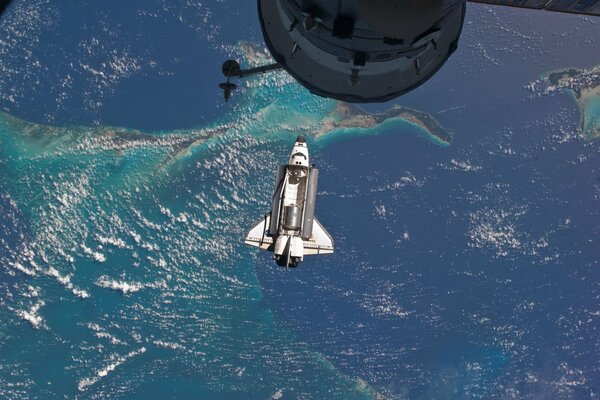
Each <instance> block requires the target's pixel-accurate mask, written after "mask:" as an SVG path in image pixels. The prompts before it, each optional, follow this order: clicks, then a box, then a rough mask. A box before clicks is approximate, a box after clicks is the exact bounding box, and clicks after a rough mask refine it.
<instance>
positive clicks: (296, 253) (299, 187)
mask: <svg viewBox="0 0 600 400" xmlns="http://www.w3.org/2000/svg"><path fill="white" fill-rule="evenodd" d="M318 178H319V170H318V169H317V168H315V166H314V165H310V164H309V159H308V146H307V144H306V140H305V139H304V137H303V136H299V137H298V138H297V139H296V143H294V147H293V148H292V153H291V155H290V158H289V161H288V164H287V165H279V166H278V167H277V177H276V179H275V192H274V193H273V203H272V207H271V212H270V213H269V214H266V215H265V216H264V218H262V219H261V220H260V221H258V222H257V223H256V224H255V225H254V226H253V227H252V229H250V232H248V234H247V235H246V239H245V242H246V244H249V245H251V246H255V247H258V248H260V249H263V250H268V251H271V252H273V254H274V258H275V261H276V262H277V264H278V265H281V266H285V267H288V266H291V267H296V266H298V264H299V263H300V262H301V261H303V260H304V256H305V255H313V254H331V253H333V239H332V238H331V236H330V235H329V233H327V231H326V230H325V228H323V226H322V225H321V223H320V222H319V221H318V220H317V219H316V218H315V202H316V197H317V183H318Z"/></svg>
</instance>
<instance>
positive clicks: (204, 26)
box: [0, 1, 600, 399]
mask: <svg viewBox="0 0 600 400" xmlns="http://www.w3.org/2000/svg"><path fill="white" fill-rule="evenodd" d="M20 4H21V5H22V6H23V7H28V8H27V9H28V10H29V11H30V13H29V14H28V19H26V20H25V19H19V18H18V17H16V16H13V19H12V20H11V19H9V20H8V21H6V22H4V23H3V24H5V25H4V29H10V27H13V26H16V27H18V28H19V29H21V30H23V32H25V33H26V34H25V35H23V36H22V37H20V38H19V37H16V38H15V37H13V38H12V39H8V40H7V41H5V42H3V44H2V46H4V49H8V50H11V49H12V51H9V52H8V53H7V54H9V56H5V58H3V59H2V62H3V68H2V71H3V72H2V74H1V76H0V77H1V78H2V82H3V86H4V87H6V88H8V90H7V91H5V93H7V92H8V93H12V94H13V97H12V98H11V97H7V96H6V95H5V96H4V97H3V100H2V104H3V106H4V107H5V109H7V110H8V111H10V113H11V114H15V115H17V116H21V117H25V118H26V119H27V120H32V121H36V122H47V123H52V124H55V125H59V126H64V125H71V124H82V125H86V126H90V125H98V124H100V125H117V126H126V127H129V128H146V129H149V130H152V131H161V132H157V133H155V134H152V135H148V136H143V137H141V138H140V137H138V136H135V133H131V132H129V131H127V130H125V131H127V132H129V133H130V137H129V139H124V140H115V139H114V137H113V136H111V130H112V129H111V128H103V127H100V128H82V127H70V128H65V127H63V128H52V127H39V126H31V125H26V124H24V123H22V122H19V121H14V120H13V119H12V118H10V117H8V116H3V117H2V122H1V126H0V156H1V158H0V209H1V210H3V211H5V210H8V212H6V211H5V212H4V213H3V214H2V215H3V218H2V220H1V224H0V227H1V228H2V230H1V231H0V232H1V236H0V239H1V242H0V245H1V246H0V265H1V266H2V269H1V272H0V284H1V285H2V286H0V287H1V288H2V290H1V291H0V293H2V299H1V300H0V321H2V324H1V326H2V328H0V350H1V351H0V371H1V372H0V397H3V396H4V397H10V398H31V397H34V398H53V397H69V398H71V397H81V398H119V397H128V398H129V397H133V398H165V397H167V398H279V397H281V398H284V399H285V398H340V399H346V398H372V397H374V396H375V392H376V391H377V392H379V393H382V394H384V395H386V396H388V397H390V398H410V399H413V398H422V399H432V398H440V399H448V398H456V399H462V398H562V399H579V398H595V397H594V396H597V394H596V391H597V390H596V388H597V387H598V386H599V385H600V382H599V381H598V376H599V375H598V373H597V369H598V366H597V359H598V357H599V356H600V341H599V340H598V337H597V331H598V329H599V328H600V326H599V324H600V322H599V321H600V319H599V318H600V309H599V308H598V301H597V300H598V295H599V293H598V291H599V287H598V284H597V282H598V278H599V276H598V259H600V257H599V256H600V252H599V250H598V249H599V248H600V247H599V246H598V240H599V235H600V216H599V211H598V210H599V207H598V201H599V198H600V181H599V177H600V159H599V156H600V155H599V151H600V150H599V148H598V143H597V142H588V141H586V140H584V139H583V138H582V137H581V135H579V134H578V133H577V129H578V125H579V110H578V109H577V106H576V104H575V103H574V102H573V100H572V99H571V97H570V96H569V95H568V94H561V93H557V94H553V95H547V96H541V97H540V96H538V95H536V94H532V93H531V92H529V91H526V90H524V86H525V85H526V84H528V83H530V82H531V81H533V80H536V79H538V77H539V76H541V75H542V74H543V73H544V72H546V71H548V70H552V69H557V68H561V67H565V66H578V67H586V66H592V65H594V64H597V63H598V62H599V61H600V60H598V59H597V54H598V53H597V51H594V50H597V46H598V44H597V42H596V40H595V37H598V33H599V32H598V30H599V25H598V22H596V21H595V20H592V19H586V18H583V19H581V18H579V19H578V18H576V17H573V16H559V15H546V14H543V13H542V14H535V13H528V12H524V13H519V12H517V11H489V10H490V9H488V8H482V7H476V6H474V7H470V11H471V14H470V16H469V20H468V21H467V25H466V27H465V36H464V37H463V40H462V42H461V46H460V50H459V52H458V53H457V54H456V55H455V56H454V57H453V58H452V59H451V61H450V62H449V64H448V65H447V66H446V67H445V68H444V69H443V70H442V71H441V73H440V74H439V75H437V76H436V77H434V78H433V79H432V80H431V82H429V83H428V84H427V85H425V86H423V87H422V88H421V89H419V90H418V91H415V92H413V93H411V94H409V95H408V96H405V97H402V98H401V99H398V100H397V101H396V103H398V104H403V105H407V106H411V107H414V108H418V109H421V110H424V111H427V112H430V113H431V114H432V115H433V116H434V117H436V118H437V119H438V120H439V121H440V122H441V123H442V124H443V125H444V126H445V127H446V128H448V129H450V130H452V131H453V132H454V134H453V138H454V140H453V143H452V144H451V145H450V146H440V145H439V144H437V143H436V141H435V140H432V139H431V138H430V137H428V136H427V134H426V133H425V132H423V131H420V130H419V129H418V128H416V127H414V126H412V125H410V124H408V123H405V122H402V121H393V122H391V123H386V124H384V126H383V127H379V128H378V129H372V130H367V131H364V130H351V129H348V130H345V131H340V132H334V133H331V134H329V135H327V136H325V137H323V138H320V139H314V138H310V137H309V146H310V148H311V156H312V158H313V162H315V163H317V165H318V166H319V167H320V169H321V173H320V175H321V176H320V191H319V198H318V206H317V216H318V217H319V219H320V221H321V222H322V223H323V225H324V226H325V227H326V228H327V229H328V231H329V232H330V233H331V234H332V235H333V236H334V239H335V241H336V253H335V254H334V255H333V256H329V257H323V258H319V257H315V258H308V259H307V260H306V262H305V263H304V264H302V265H301V266H300V267H299V268H297V269H295V270H291V271H285V270H283V269H279V268H276V267H275V266H274V265H273V263H272V261H271V259H270V257H269V255H268V254H258V253H256V252H255V251H254V250H253V249H250V248H246V247H244V246H243V244H242V242H241V240H242V238H243V235H244V233H245V231H246V230H247V228H248V227H249V226H251V224H252V223H253V222H254V221H255V220H256V219H258V218H259V217H260V216H261V215H263V213H264V211H265V210H266V209H267V207H268V199H269V197H270V191H271V190H272V187H271V186H272V181H273V175H274V170H275V165H276V164H277V163H278V162H282V161H284V160H285V159H286V157H287V152H288V151H289V147H290V145H291V143H292V142H293V140H294V138H295V137H296V135H297V134H298V133H303V134H306V135H309V136H310V134H311V133H312V132H314V131H315V130H316V129H317V128H318V124H319V121H320V120H321V118H322V116H323V115H325V114H326V113H327V111H328V110H330V109H331V108H332V107H333V103H332V102H329V101H325V100H322V99H318V98H315V97H313V96H311V95H309V94H308V93H306V92H305V91H304V90H303V89H301V88H300V87H298V86H297V85H294V84H284V85H282V86H281V87H280V88H277V87H269V85H266V86H265V87H263V88H259V89H247V90H244V91H241V92H240V94H238V96H237V97H236V98H235V99H234V101H233V104H232V105H228V106H222V104H221V103H220V94H219V93H218V91H217V90H216V83H217V82H218V81H219V79H220V77H219V76H218V75H219V73H218V67H219V66H220V62H221V60H222V58H223V57H225V56H226V55H227V54H229V53H235V52H236V50H235V49H234V48H232V47H229V46H231V45H233V44H235V43H236V42H237V41H238V40H251V41H257V40H260V39H259V36H257V35H258V25H257V24H256V23H255V20H254V18H255V15H254V4H248V5H245V6H243V7H247V9H246V8H244V9H239V7H240V5H238V4H235V3H232V2H216V3H214V4H209V3H207V4H206V5H202V4H201V5H199V6H198V5H195V4H191V3H190V4H185V3H181V4H179V3H172V2H168V3H167V2H159V1H156V2H151V3H146V2H143V3H142V2H131V3H127V4H123V3H118V4H117V3H115V4H112V5H110V7H108V6H106V5H105V4H104V3H103V4H94V3H82V4H81V5H70V4H66V3H65V4H62V3H61V4H59V5H53V6H50V7H49V9H50V11H51V12H46V13H41V14H40V13H39V11H40V10H44V9H45V7H46V5H45V4H43V3H41V2H40V3H38V2H30V3H28V4H25V3H24V2H23V3H20ZM148 4H149V5H148ZM146 7H147V8H146ZM46 8H47V7H46ZM82 8H86V10H88V11H90V14H89V15H90V17H89V18H88V19H86V20H84V21H78V22H74V20H73V19H74V18H75V17H77V16H79V15H80V14H81V10H82ZM207 10H208V11H209V13H206V11H207ZM92 11H93V12H92ZM92 16H94V17H92ZM40 21H41V22H42V23H41V24H37V25H36V23H38V22H40ZM178 21H179V22H178ZM59 26H60V27H61V28H60V29H59V28H58V27H59ZM103 27H104V30H103ZM233 27H234V28H233ZM65 32H70V33H71V34H69V35H66V34H65ZM211 33H216V36H214V37H211V35H207V34H211ZM36 38H37V39H39V41H36V40H35V39H36ZM32 39H33V40H32ZM49 43H56V45H49ZM575 45H577V46H575ZM17 48H22V49H24V51H25V52H27V51H31V54H32V55H31V57H33V59H32V60H29V61H28V62H25V61H24V59H23V55H22V54H23V53H19V52H17V51H15V50H14V49H17ZM114 57H116V60H118V61H119V62H117V64H110V62H111V61H113V62H114V61H115V58H114ZM36 61H38V62H39V67H38V66H36V65H38V64H36ZM71 62H73V64H74V66H71V65H70V64H71ZM103 63H106V64H105V65H103ZM122 63H125V65H128V67H127V68H125V69H119V68H116V67H114V65H123V64H122ZM154 63H156V64H154ZM83 65H85V66H86V67H83ZM136 65H139V66H141V68H140V69H138V67H136ZM210 66H212V67H210ZM7 67H13V68H8V69H7ZM90 68H92V69H93V70H94V71H100V72H101V74H100V75H98V74H94V73H90ZM196 71H199V72H201V73H196ZM102 73H104V74H105V75H102ZM111 74H112V75H111ZM67 76H70V77H71V78H68V79H67V86H66V88H65V86H63V85H62V84H61V83H60V82H62V81H63V80H64V79H66V77H67ZM98 76H99V77H98ZM107 76H108V78H106V77H107ZM69 79H72V81H69ZM283 79H285V78H284V77H283V76H281V75H275V76H273V77H270V78H267V80H266V81H265V83H269V84H270V85H273V84H274V83H276V82H277V81H280V80H283ZM69 82H71V83H69ZM61 99H63V100H61ZM388 106H390V105H389V104H386V105H377V106H369V107H366V108H367V109H369V110H380V109H384V108H387V107H388ZM225 125H227V126H229V127H230V128H229V129H227V130H226V131H225V133H222V134H220V135H219V136H218V137H216V138H214V139H212V140H209V141H207V142H202V143H200V142H198V143H195V144H191V145H190V144H189V142H187V140H188V139H189V137H192V136H194V135H197V134H198V132H203V130H204V129H205V127H206V126H209V127H214V126H217V127H219V126H225ZM190 127H196V128H195V129H187V128H190ZM178 128H186V129H184V130H180V131H171V130H172V129H178ZM32 132H37V133H38V135H32V134H31V133H32ZM157 137H159V138H160V139H161V141H160V142H156V141H154V139H155V138H157ZM194 137H195V136H194ZM136 138H137V139H136ZM183 142H186V143H188V144H187V146H188V147H186V148H185V149H184V148H182V146H183V145H182V143H183Z"/></svg>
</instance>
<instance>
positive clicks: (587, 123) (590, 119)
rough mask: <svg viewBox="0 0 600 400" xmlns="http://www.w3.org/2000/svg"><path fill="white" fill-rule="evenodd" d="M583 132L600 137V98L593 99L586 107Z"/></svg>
mask: <svg viewBox="0 0 600 400" xmlns="http://www.w3.org/2000/svg"><path fill="white" fill-rule="evenodd" d="M584 108H585V109H584V110H583V112H584V113H585V118H584V125H583V130H584V132H589V134H595V135H596V136H597V135H600V96H596V97H592V98H591V99H590V100H589V101H588V102H587V103H586V104H585V105H584Z"/></svg>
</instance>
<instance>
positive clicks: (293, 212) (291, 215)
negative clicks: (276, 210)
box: [283, 205, 302, 231]
mask: <svg viewBox="0 0 600 400" xmlns="http://www.w3.org/2000/svg"><path fill="white" fill-rule="evenodd" d="M301 215H302V208H300V207H299V206H296V205H293V206H287V207H285V212H284V222H283V227H284V228H285V229H288V230H293V231H296V230H298V229H300V217H301Z"/></svg>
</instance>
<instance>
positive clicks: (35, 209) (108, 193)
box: [0, 85, 420, 399]
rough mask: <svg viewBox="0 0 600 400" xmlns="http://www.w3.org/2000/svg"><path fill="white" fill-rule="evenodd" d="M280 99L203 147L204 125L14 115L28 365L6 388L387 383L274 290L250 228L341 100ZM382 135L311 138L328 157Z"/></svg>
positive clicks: (133, 391) (9, 131)
mask: <svg viewBox="0 0 600 400" xmlns="http://www.w3.org/2000/svg"><path fill="white" fill-rule="evenodd" d="M277 90H278V91H282V90H297V87H296V86H295V85H292V86H289V85H288V87H287V89H281V88H279V89H277ZM270 96H271V94H269V97H267V96H264V94H263V95H262V96H261V91H254V92H249V93H248V103H247V104H244V105H241V106H240V107H243V108H244V109H245V110H246V111H247V112H245V113H244V114H243V115H242V117H241V118H240V120H223V121H221V122H219V123H216V124H215V126H216V127H223V126H227V127H228V128H227V129H223V130H222V133H220V134H219V135H217V136H216V137H214V138H212V139H209V140H208V141H202V140H198V141H197V142H195V143H191V144H190V141H189V140H188V139H189V138H190V137H193V138H197V137H203V136H204V132H205V131H206V129H202V128H199V129H195V130H189V131H178V132H160V133H155V134H142V133H139V132H135V131H127V130H123V129H115V128H93V129H91V128H76V127H73V128H52V127H44V126H35V125H30V124H27V123H24V122H22V121H18V120H14V119H13V118H11V117H8V116H4V117H2V121H1V124H2V125H1V129H0V143H1V147H0V149H1V150H0V151H1V153H0V155H1V158H0V159H1V160H2V168H1V170H0V183H1V187H2V196H3V199H5V200H6V205H4V206H3V208H5V209H7V210H14V213H13V214H14V215H12V216H11V221H12V223H13V224H14V225H15V226H20V227H21V229H22V231H23V234H22V236H20V237H16V238H12V239H4V243H3V248H2V256H1V261H2V265H3V272H2V275H1V281H0V282H1V285H2V286H1V287H2V292H3V294H4V296H3V300H2V302H1V303H2V307H1V309H0V313H1V319H2V320H3V321H4V322H5V323H4V324H3V328H2V329H1V331H2V333H1V335H0V348H1V349H2V356H1V358H2V366H3V368H4V371H5V372H7V369H10V370H12V371H18V373H3V374H1V375H0V380H1V382H2V385H0V387H2V389H0V390H2V392H1V394H2V395H4V396H11V397H21V396H26V395H34V396H42V397H63V396H67V397H73V396H76V395H79V394H81V395H84V396H85V397H105V396H114V395H115V394H121V395H128V396H129V395H134V396H135V397H137V398H161V397H164V396H167V397H171V396H174V395H177V396H180V395H181V396H184V397H186V396H193V397H198V396H200V397H202V395H203V394H204V395H210V397H211V398H248V397H249V396H250V397H254V398H268V397H269V396H275V397H277V396H278V395H281V394H286V395H288V396H293V397H298V398H301V397H309V398H344V399H345V398H370V397H372V396H373V395H374V394H375V392H374V390H373V389H371V388H369V387H368V385H367V384H365V383H364V382H362V381H361V380H360V379H359V378H360V377H358V376H346V375H344V374H341V373H340V372H338V371H337V370H336V369H335V367H334V366H333V365H331V364H330V363H329V362H328V361H327V360H326V358H324V356H322V355H320V354H319V353H316V352H315V351H314V350H313V349H311V348H310V347H308V346H307V345H306V344H304V343H302V342H299V341H298V340H297V339H295V337H294V334H293V333H291V332H290V331H288V330H286V329H285V328H282V327H281V326H280V325H279V324H278V323H277V322H276V320H275V319H274V317H273V314H272V312H271V311H270V309H269V308H268V306H267V305H266V304H265V303H264V302H263V301H262V293H261V288H260V285H259V283H258V281H257V277H256V275H255V272H254V259H255V257H256V256H257V255H256V254H255V252H253V251H252V249H247V248H245V247H244V246H243V244H242V240H241V239H242V237H243V234H244V233H245V230H246V229H247V227H248V226H250V225H251V223H252V222H254V220H255V219H256V218H257V216H260V215H262V213H263V211H264V210H265V209H266V207H267V203H268V199H269V196H270V191H271V190H272V188H271V186H272V179H273V176H272V175H273V171H274V170H275V165H276V163H277V162H279V161H280V159H282V157H283V158H285V155H286V154H287V151H288V150H289V149H288V147H289V145H290V143H291V142H292V141H293V139H294V138H295V136H296V135H297V134H298V129H296V127H294V129H291V128H290V127H291V126H293V123H294V121H295V120H302V124H301V125H302V126H303V127H304V131H305V133H310V129H311V127H312V126H315V125H316V124H317V123H318V120H319V118H321V116H322V115H324V113H327V112H329V111H330V110H331V108H332V107H333V105H334V103H332V102H329V101H325V100H322V99H317V98H314V97H313V96H310V95H308V94H306V93H304V92H303V91H299V92H298V93H295V94H292V95H290V96H286V97H284V98H286V99H289V98H292V99H293V100H289V101H292V102H293V101H298V96H305V97H303V101H304V103H303V104H305V111H302V110H295V111H294V112H295V114H294V115H295V116H294V115H290V113H289V111H288V110H289V107H290V103H286V102H285V101H284V102H278V103H273V102H269V101H268V100H265V99H268V98H270ZM399 130H400V131H402V130H406V131H407V134H416V133H418V132H419V131H420V129H419V128H417V127H414V126H412V125H410V124H408V123H406V122H405V121H402V120H395V121H390V122H388V123H386V124H385V126H384V129H382V131H381V132H380V133H385V132H388V131H399ZM115 131H117V132H118V133H117V134H115V133H114V132H115ZM373 132H374V131H372V132H368V130H367V131H365V130H360V131H357V132H353V131H352V130H351V129H346V130H344V131H343V132H342V131H340V132H337V133H335V134H334V135H332V137H331V138H328V139H320V140H318V141H316V142H315V141H314V140H313V139H310V143H311V146H313V147H314V152H315V153H318V149H319V148H325V147H327V146H328V145H329V144H331V143H334V142H336V141H339V140H343V139H344V138H346V137H351V136H353V134H358V135H364V134H369V133H373ZM300 133H302V132H300ZM182 143H183V144H182ZM8 240H11V241H10V242H9V241H8ZM278 393H279V394H278Z"/></svg>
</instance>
